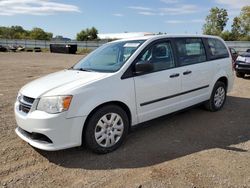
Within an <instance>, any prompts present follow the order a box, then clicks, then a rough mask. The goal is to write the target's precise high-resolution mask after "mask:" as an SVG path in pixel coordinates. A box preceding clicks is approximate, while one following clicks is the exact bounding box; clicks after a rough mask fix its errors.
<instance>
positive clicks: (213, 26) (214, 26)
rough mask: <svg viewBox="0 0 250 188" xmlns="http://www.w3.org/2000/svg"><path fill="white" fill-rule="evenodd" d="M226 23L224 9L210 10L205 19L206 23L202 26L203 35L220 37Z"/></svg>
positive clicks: (226, 16)
mask: <svg viewBox="0 0 250 188" xmlns="http://www.w3.org/2000/svg"><path fill="white" fill-rule="evenodd" d="M227 21H228V14H227V10H226V9H223V8H222V9H219V8H218V7H215V8H211V9H210V12H209V15H208V16H207V17H206V23H205V24H204V25H203V33H204V34H207V35H220V34H221V33H222V32H223V30H224V28H225V26H226V24H227Z"/></svg>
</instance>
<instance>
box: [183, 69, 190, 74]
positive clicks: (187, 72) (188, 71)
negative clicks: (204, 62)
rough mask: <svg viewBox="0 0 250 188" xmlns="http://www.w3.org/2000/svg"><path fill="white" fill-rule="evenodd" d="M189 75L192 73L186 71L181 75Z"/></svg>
mask: <svg viewBox="0 0 250 188" xmlns="http://www.w3.org/2000/svg"><path fill="white" fill-rule="evenodd" d="M191 73H192V71H190V70H187V71H185V72H183V75H188V74H191Z"/></svg>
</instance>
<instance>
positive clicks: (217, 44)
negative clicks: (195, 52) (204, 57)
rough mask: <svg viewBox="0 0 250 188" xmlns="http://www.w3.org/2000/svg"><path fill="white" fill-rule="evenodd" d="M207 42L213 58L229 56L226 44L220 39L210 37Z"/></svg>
mask: <svg viewBox="0 0 250 188" xmlns="http://www.w3.org/2000/svg"><path fill="white" fill-rule="evenodd" d="M207 43H208V47H209V52H210V56H211V58H212V59H217V58H226V57H229V54H228V51H227V48H226V46H225V45H224V44H223V43H222V42H221V41H220V40H219V39H214V38H208V39H207Z"/></svg>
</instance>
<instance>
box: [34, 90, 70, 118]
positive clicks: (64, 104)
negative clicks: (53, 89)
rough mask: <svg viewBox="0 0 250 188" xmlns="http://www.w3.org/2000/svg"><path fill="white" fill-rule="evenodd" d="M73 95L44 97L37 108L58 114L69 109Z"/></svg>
mask: <svg viewBox="0 0 250 188" xmlns="http://www.w3.org/2000/svg"><path fill="white" fill-rule="evenodd" d="M72 97H73V96H71V95H68V96H52V97H42V98H41V99H40V100H39V103H38V105H37V110H40V111H44V112H47V113H50V114H56V113H60V112H63V111H67V110H68V109H69V106H70V103H71V99H72Z"/></svg>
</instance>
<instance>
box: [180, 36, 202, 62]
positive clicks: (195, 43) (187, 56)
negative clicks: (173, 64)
mask: <svg viewBox="0 0 250 188" xmlns="http://www.w3.org/2000/svg"><path fill="white" fill-rule="evenodd" d="M176 47H177V51H178V60H179V63H180V65H181V66H184V65H190V64H195V63H200V62H204V61H206V53H205V48H204V45H203V42H202V40H201V39H193V38H179V39H176Z"/></svg>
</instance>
